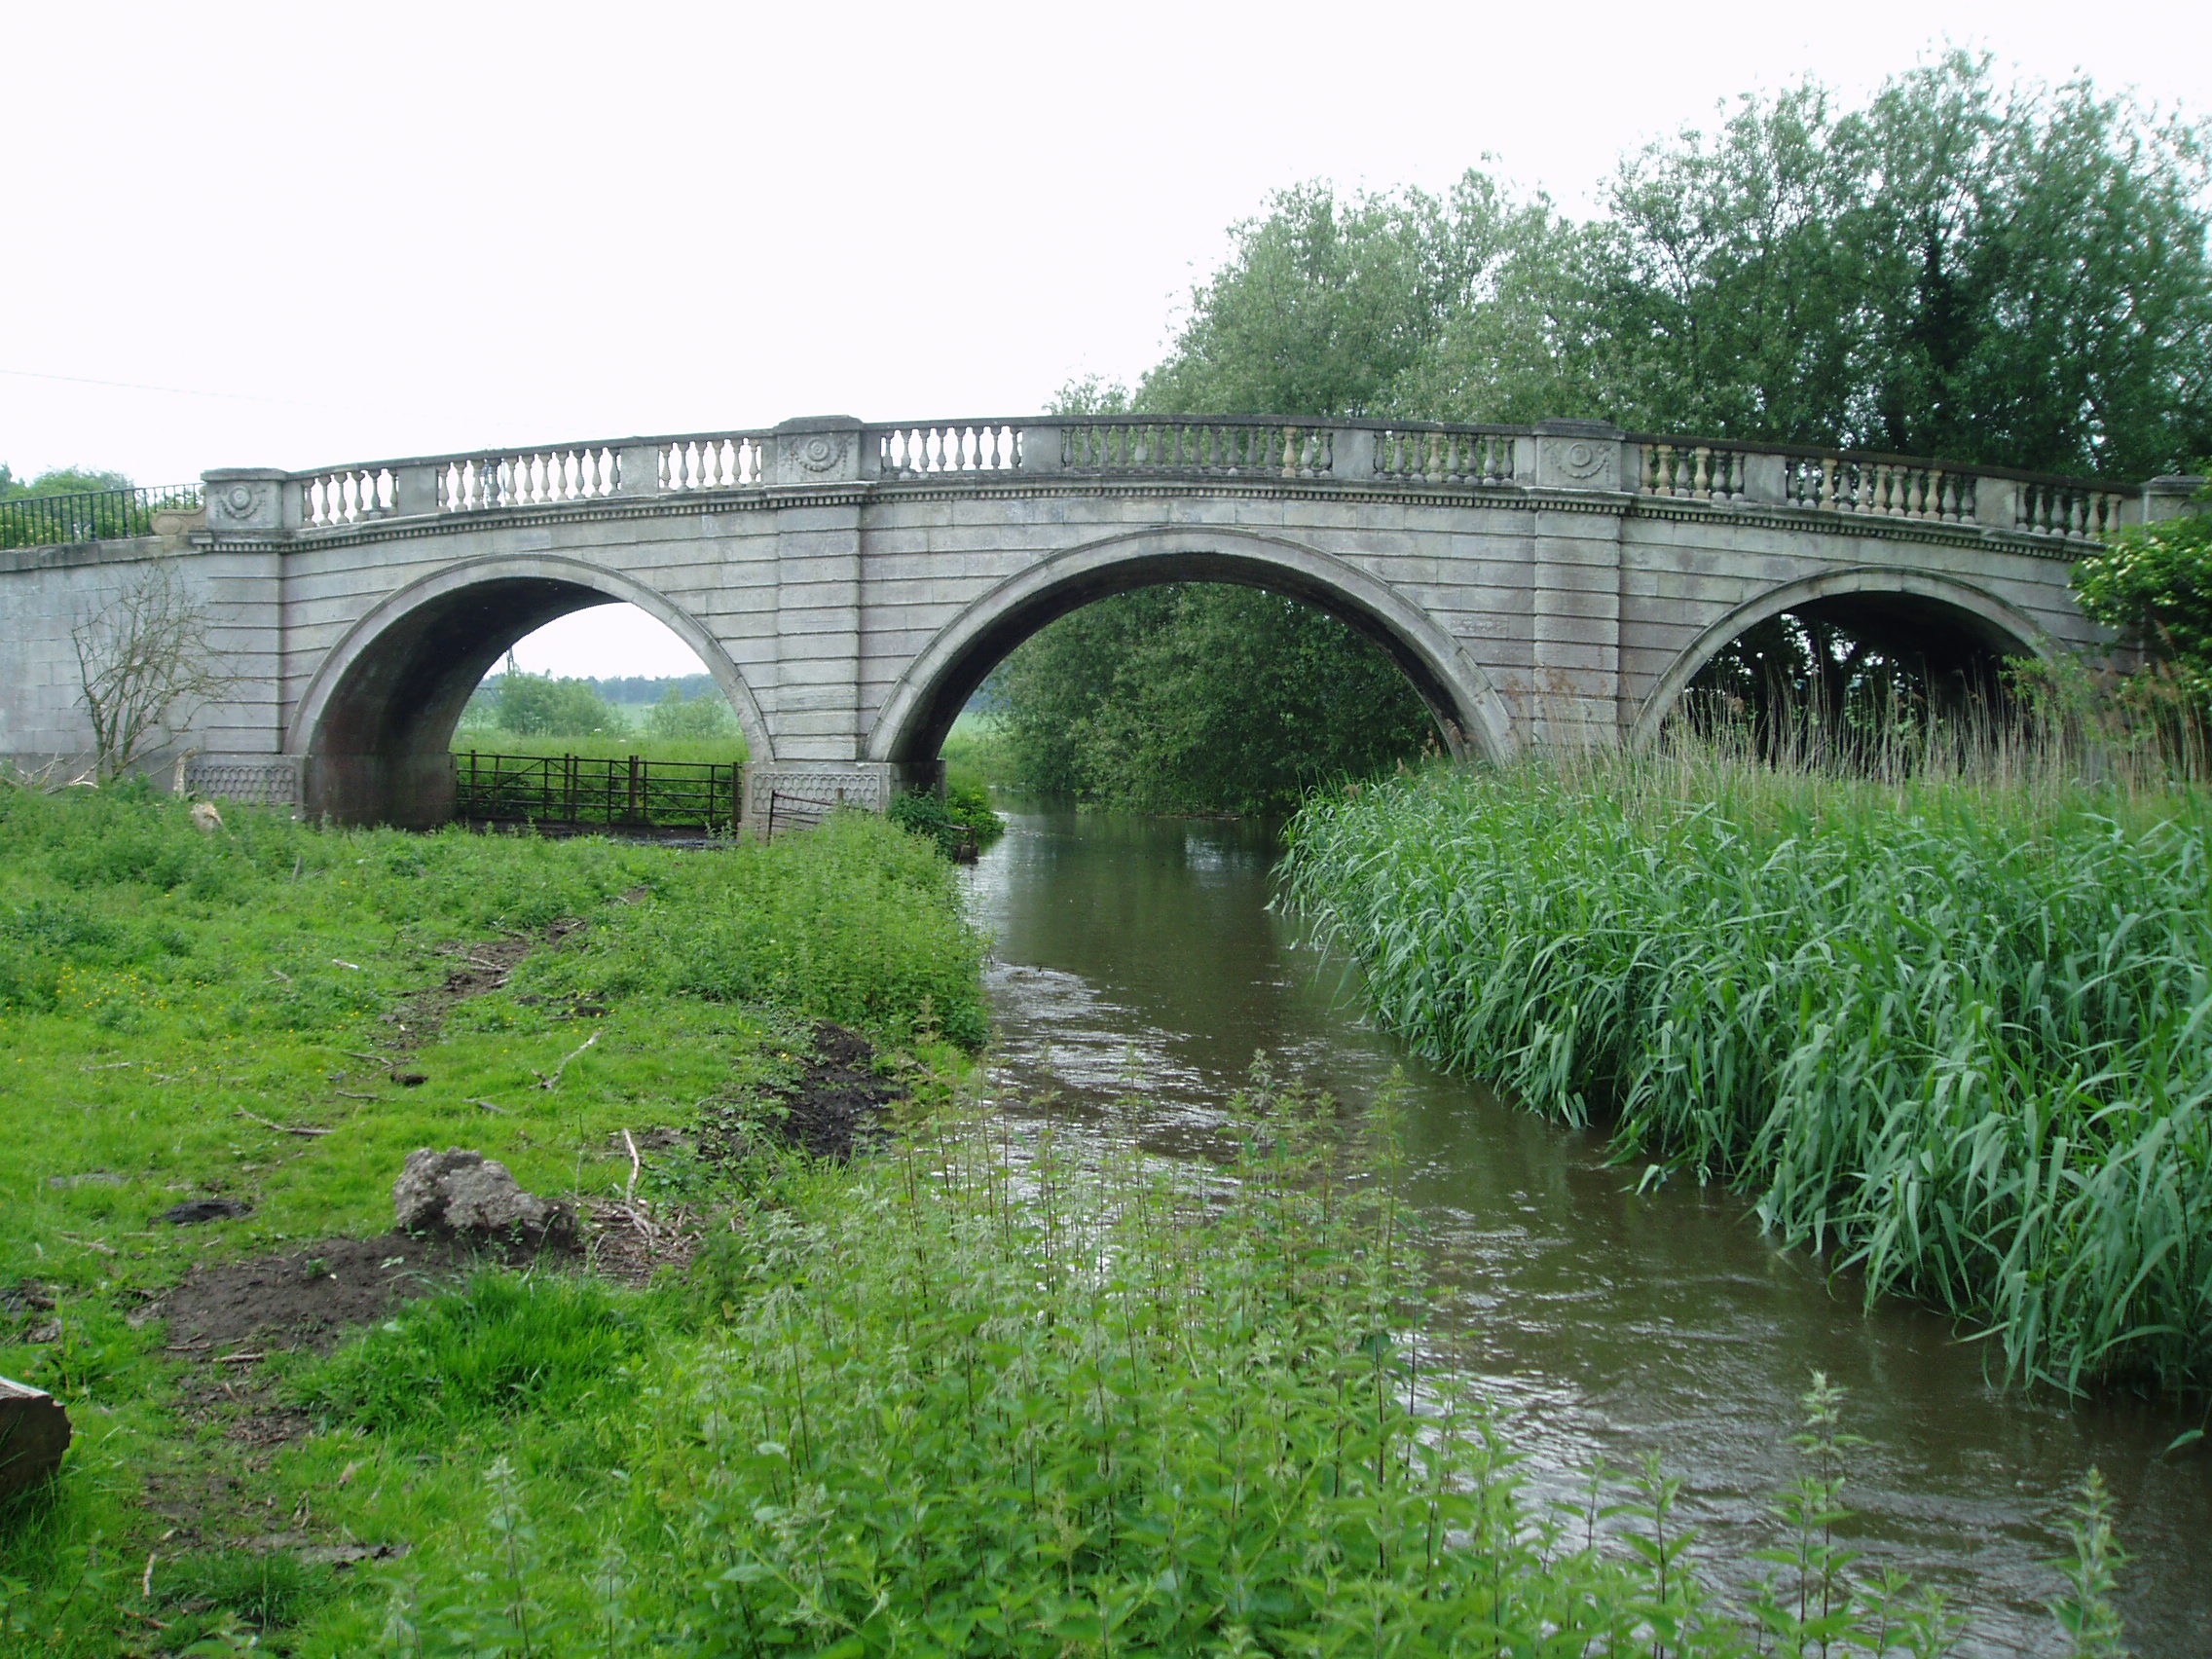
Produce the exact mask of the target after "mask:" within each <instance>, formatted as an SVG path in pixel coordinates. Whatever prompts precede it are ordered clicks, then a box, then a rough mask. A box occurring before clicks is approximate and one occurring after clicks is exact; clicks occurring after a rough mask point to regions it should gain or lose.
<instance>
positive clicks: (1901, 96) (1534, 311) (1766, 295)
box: [996, 52, 2212, 806]
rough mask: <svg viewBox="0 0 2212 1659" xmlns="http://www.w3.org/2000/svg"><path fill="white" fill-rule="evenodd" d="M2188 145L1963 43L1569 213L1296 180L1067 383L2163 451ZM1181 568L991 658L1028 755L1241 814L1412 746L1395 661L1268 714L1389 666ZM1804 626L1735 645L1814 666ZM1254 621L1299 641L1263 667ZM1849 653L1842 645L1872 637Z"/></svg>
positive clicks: (1893, 438)
mask: <svg viewBox="0 0 2212 1659" xmlns="http://www.w3.org/2000/svg"><path fill="white" fill-rule="evenodd" d="M2207 144H2208V138H2207V131H2206V129H2205V128H2204V127H2202V126H2201V125H2192V124H2190V123H2187V122H2184V121H2180V120H2177V119H2173V118H2168V117H2161V116H2159V115H2158V114H2157V113H2156V112H2154V111H2151V110H2147V109H2145V108H2143V107H2142V106H2141V105H2139V104H2137V103H2136V102H2135V101H2134V100H2132V99H2131V98H2128V97H2125V96H2120V97H2110V96H2106V95H2103V94H2101V93H2099V92H2097V90H2096V89H2095V88H2094V87H2093V86H2092V85H2090V83H2089V82H2087V81H2085V80H2076V81H2071V82H2068V83H2066V84H2065V85H2063V86H2059V87H2055V88H2053V87H2048V86H2043V85H2035V84H2025V83H2022V84H2006V83H2004V82H2002V81H2000V79H1999V78H1998V77H1997V75H1996V74H1995V73H1994V72H1993V69H1992V65H1991V61H1990V59H1989V58H1988V57H1986V56H1980V55H1970V54H1967V53H1963V52H1950V53H1946V54H1944V55H1940V56H1937V57H1935V58H1933V59H1931V60H1929V61H1927V62H1924V63H1922V64H1921V65H1919V66H1917V67H1915V68H1913V69H1911V70H1909V71H1907V72H1905V73H1903V74H1899V75H1897V76H1894V77H1892V78H1891V79H1890V80H1889V81H1888V82H1887V83H1885V84H1884V85H1883V86H1882V87H1881V88H1880V90H1879V91H1878V92H1876V93H1875V94H1874V95H1873V96H1872V97H1871V98H1870V99H1868V100H1867V101H1866V102H1865V103H1864V104H1863V105H1862V106H1861V107H1857V108H1848V109H1847V108H1842V107H1840V106H1839V104H1838V100H1837V99H1836V97H1835V95H1834V94H1833V93H1831V92H1828V91H1827V90H1826V89H1825V88H1823V87H1822V86H1820V85H1819V84H1818V83H1817V82H1813V81H1806V82H1803V83H1801V84H1799V85H1797V86H1794V87H1790V88H1787V89H1785V90H1783V91H1781V92H1773V93H1767V94H1760V95H1750V96H1745V97H1743V98H1740V99H1738V100H1736V101H1735V103H1734V104H1733V105H1731V106H1728V107H1727V108H1725V109H1724V110H1723V111H1722V112H1721V115H1720V119H1719V120H1718V121H1717V122H1716V123H1715V124H1714V125H1713V126H1712V128H1711V129H1710V130H1708V129H1697V128H1691V129H1683V130H1682V131H1680V132H1679V133H1677V134H1676V135H1675V136H1674V137H1673V138H1670V139H1666V140H1662V141H1660V142H1658V143H1654V144H1652V145H1650V146H1648V147H1647V148H1645V149H1643V150H1641V151H1640V152H1638V153H1637V154H1635V155H1632V156H1629V157H1627V158H1625V159H1624V160H1623V161H1622V162H1621V164H1620V166H1619V167H1618V168H1617V170H1616V171H1615V173H1614V174H1613V176H1612V177H1611V178H1610V179H1609V180H1607V181H1606V183H1605V185H1604V190H1603V192H1602V193H1601V203H1602V211H1600V212H1599V213H1597V214H1595V215H1594V216H1592V217H1589V218H1587V219H1578V218H1576V217H1574V216H1572V215H1570V214H1567V213H1565V212H1563V211H1561V210H1560V209H1559V208H1558V207H1557V206H1555V204H1554V203H1552V202H1551V201H1549V200H1548V199H1547V198H1545V197H1544V196H1542V195H1540V194H1529V193H1517V192H1515V191H1513V190H1511V189H1508V188H1507V187H1506V186H1504V185H1503V184H1501V183H1499V182H1498V181H1496V180H1494V179H1493V178H1491V177H1489V176H1487V175H1486V174H1484V173H1483V172H1481V171H1479V170H1477V171H1469V172H1468V173H1466V174H1465V175H1464V176H1463V177H1462V178H1461V179H1460V181H1459V182H1458V183H1457V184H1456V185H1455V186H1454V187H1453V188H1452V189H1451V190H1450V191H1447V192H1445V193H1443V194H1442V195H1434V194H1430V193H1427V192H1423V191H1419V190H1414V189H1402V190H1391V191H1383V192H1377V193H1367V192H1357V191H1354V192H1342V191H1339V190H1336V189H1335V188H1333V187H1331V186H1329V185H1327V184H1321V183H1308V184H1301V185H1296V186H1293V187H1291V188H1288V189H1286V190H1283V191H1280V192H1278V193H1277V194H1276V195H1275V196H1273V197H1272V199H1271V200H1270V201H1269V203H1268V204H1267V210H1266V211H1265V212H1264V213H1262V214H1261V215H1260V216H1259V217H1257V218H1255V219H1252V220H1250V221H1247V222H1246V223H1244V224H1241V225H1239V226H1236V227H1235V230H1234V232H1233V247H1232V251H1231V254H1230V257H1229V259H1228V260H1227V262H1226V263H1225V264H1224V265H1223V266H1222V267H1221V269H1220V270H1218V271H1216V272H1214V273H1213V274H1212V275H1211V276H1208V277H1207V278H1206V279H1205V280H1203V281H1202V282H1200V283H1199V284H1198V286H1197V287H1196V288H1195V289H1194V290H1193V292H1192V294H1191V297H1190V303H1189V307H1188V311H1187V313H1186V314H1185V316H1184V318H1183V320H1182V322H1181V324H1180V327H1179V329H1178V332H1177V333H1176V336H1175V338H1174V341H1173V344H1172V346H1171V348H1170V350H1169V351H1168V352H1167V354H1166V356H1165V357H1164V358H1163V359H1162V360H1161V362H1160V363H1158V364H1157V365H1156V366H1155V367H1154V368H1153V369H1151V370H1150V371H1149V372H1148V373H1147V374H1145V375H1144V376H1142V377H1141V378H1140V379H1139V381H1138V382H1137V385H1136V386H1135V387H1134V388H1133V389H1131V388H1125V387H1121V386H1118V385H1114V384H1111V383H1108V382H1103V381H1100V380H1098V379H1097V378H1095V377H1093V378H1090V379H1088V380H1085V381H1081V382H1075V383H1071V384H1070V385H1069V386H1068V387H1065V388H1064V389H1063V391H1062V393H1061V396H1060V399H1059V401H1058V403H1057V405H1056V410H1057V412H1060V413H1069V414H1077V413H1102V414H1116V413H1124V412H1133V413H1160V414H1269V415H1308V416H1317V417H1324V418H1325V417H1341V418H1348V417H1378V418H1385V419H1392V418H1394V419H1401V420H1446V421H1474V422H1497V423H1524V422H1529V421H1533V420H1538V419H1542V418H1545V417H1548V416H1585V417H1600V418H1605V419H1610V420H1613V421H1616V422H1618V423H1619V424H1622V425H1624V426H1626V427H1629V428H1631V429H1633V430H1647V431H1666V432H1678V433H1682V434H1685V435H1689V434H1695V435H1699V436H1707V437H1716V438H1735V439H1744V440H1766V441H1769V442H1787V443H1808V444H1823V445H1833V446H1837V447H1842V448H1856V449H1874V450H1882V451H1887V452H1890V453H1895V454H1910V455H1920V456H1930V457H1934V458H1938V459H1942V460H1948V461H1960V462H1966V463H1981V464H1991V465H2009V466H2016V467H2023V468H2027V469H2031V470H2041V471H2053V472H2067V473H2079V474H2087V475H2097V476H2106V477H2121V478H2140V477H2145V476H2149V475H2152V474H2156V473H2161V472H2171V471H2176V470H2179V469H2180V467H2181V463H2182V462H2183V461H2184V460H2185V459H2186V458H2187V457H2189V456H2192V455H2196V454H2202V453H2204V452H2206V451H2208V450H2212V209H2208V191H2207V185H2208V180H2212V174H2208V170H2207V153H2208V151H2207ZM2157 545H2158V546H2160V547H2163V546H2164V543H2162V542H2161V543H2158V544H2157ZM2161 557H2163V555H2162V554H2161ZM2141 558H2142V560H2148V559H2149V558H2150V555H2149V554H2148V553H2145V554H2143V555H2142V556H2141ZM2139 562H2140V561H2139ZM1201 591H1202V590H1198V589H1186V590H1179V591H1176V590H1161V592H1160V593H1157V594H1136V595H1126V596H1123V597H1120V598H1116V599H1110V600H1103V601H1100V602H1099V603H1098V604H1097V605H1096V606H1093V607H1091V608H1088V609H1087V610H1084V611H1079V612H1077V613H1075V614H1074V615H1072V616H1069V617H1066V618H1063V619H1062V620H1060V621H1059V622H1056V623H1054V624H1053V625H1052V626H1051V628H1050V629H1048V630H1046V631H1045V633H1043V634H1041V635H1039V636H1038V637H1037V639H1035V640H1034V641H1032V642H1030V643H1029V644H1027V645H1022V646H1020V647H1019V648H1018V649H1017V650H1016V651H1015V652H1014V655H1013V656H1011V657H1010V658H1009V659H1008V662H1007V664H1006V665H1005V667H1004V669H1002V671H1001V673H1000V675H999V676H998V678H997V682H996V692H997V695H998V697H999V699H1000V701H1001V703H1002V706H1003V711H1004V719H1006V722H1007V726H1008V730H1009V732H1010V734H1011V735H1012V737H1013V740H1014V741H1013V743H1012V745H1011V748H1012V751H1013V753H1014V756H1015V760H1016V763H1017V765H1018V767H1019V769H1020V771H1021V773H1022V775H1023V776H1024V777H1025V778H1026V779H1027V780H1029V781H1031V782H1032V783H1035V784H1039V785H1045V786H1048V787H1052V788H1057V789H1062V790H1066V791H1069V792H1071V793H1087V794H1090V795H1093V796H1095V797H1098V798H1110V799H1117V800H1122V801H1124V802H1125V803H1130V804H1135V803H1138V802H1140V801H1141V802H1143V803H1146V804H1165V803H1168V802H1173V803H1175V804H1178V805H1183V806H1198V805H1207V806H1231V805H1235V804H1238V803H1248V802H1254V801H1259V800H1263V799H1266V800H1279V799H1280V798H1281V797H1282V794H1283V793H1284V792H1285V790H1286V789H1288V788H1289V787H1290V786H1289V785H1287V784H1286V783H1285V782H1284V779H1285V777H1286V776H1290V775H1296V776H1298V777H1312V776H1320V775H1327V774H1329V773H1332V772H1344V771H1359V770H1363V769H1366V768H1369V767H1371V766H1373V765H1376V764H1383V763H1387V761H1388V760H1389V759H1391V758H1393V757H1394V756H1395V757H1402V756H1405V755H1406V754H1408V753H1410V752H1412V751H1413V750H1415V749H1418V748H1419V745H1420V744H1421V743H1422V742H1423V741H1425V740H1426V734H1427V724H1426V721H1425V719H1421V718H1417V716H1416V714H1415V712H1414V711H1416V710H1417V709H1418V703H1416V702H1414V701H1412V692H1411V690H1410V688H1407V687H1405V686H1404V685H1403V682H1395V683H1396V685H1397V690H1396V692H1395V693H1394V695H1395V697H1396V700H1395V701H1393V702H1392V703H1391V704H1390V709H1391V713H1390V714H1389V716H1388V718H1387V719H1381V720H1378V721H1377V722H1375V724H1374V726H1373V727H1372V728H1367V729H1354V728H1351V727H1339V726H1336V725H1334V724H1332V722H1331V721H1330V719H1327V718H1326V716H1325V715H1318V716H1315V715H1302V716H1301V717H1300V718H1298V719H1293V720H1290V721H1288V722H1277V723H1275V724H1272V725H1271V724H1270V723H1269V722H1270V720H1271V719H1273V717H1272V715H1270V714H1268V713H1266V711H1269V710H1271V709H1274V708H1277V707H1290V706H1296V707H1298V708H1300V709H1301V710H1307V711H1313V710H1326V709H1327V708H1328V707H1329V702H1328V696H1327V695H1326V694H1325V692H1324V691H1323V689H1322V687H1325V686H1327V685H1332V684H1335V685H1349V684H1352V683H1354V682H1359V683H1366V682H1361V681H1360V680H1359V677H1360V676H1361V675H1366V674H1372V673H1381V674H1383V676H1384V677H1385V678H1387V677H1389V676H1391V675H1392V674H1393V673H1394V671H1391V670H1389V669H1388V666H1387V659H1385V658H1383V656H1382V655H1381V654H1380V653H1379V652H1378V651H1376V650H1375V647H1373V646H1372V645H1370V644H1369V643H1367V642H1366V641H1364V640H1361V639H1359V638H1358V637H1357V636H1356V635H1354V634H1352V633H1351V632H1350V631H1349V630H1348V629H1345V628H1343V627H1341V626H1340V625H1338V624H1336V623H1334V622H1333V621H1331V620H1329V619H1328V618H1326V617H1320V616H1318V615H1317V614H1315V613H1308V614H1309V615H1310V616H1311V617H1312V620H1310V621H1309V622H1304V623H1301V624H1299V625H1298V628H1297V629H1295V630H1292V631H1291V632H1290V633H1287V634H1280V635H1278V634H1276V633H1273V632H1271V630H1272V629H1274V628H1275V627H1276V625H1277V623H1278V621H1279V618H1278V617H1277V615H1276V613H1275V612H1274V611H1272V610H1270V609H1268V608H1266V607H1265V606H1263V605H1262V604H1261V603H1260V602H1259V600H1257V599H1256V598H1255V597H1253V596H1251V595H1249V594H1236V595H1232V596H1230V597H1224V598H1221V599H1218V600H1217V599H1212V598H1199V597H1197V596H1198V594H1199V593H1200V592H1201ZM2084 591H2085V594H2086V593H2087V592H2088V591H2089V590H2087V589H2085V590H2084ZM2113 603H2115V604H2120V601H2119V600H2117V599H2116V600H2115V601H2114V602H2113ZM2129 603H2134V602H2133V601H2130V602H2129ZM1238 630H1245V631H1247V633H1246V635H1244V636H1239V635H1238ZM1802 633H1803V631H1802V630H1800V631H1799V633H1790V632H1789V631H1788V629H1784V630H1782V631H1781V632H1780V633H1778V634H1777V635H1776V638H1775V639H1774V640H1773V641H1769V642H1767V645H1771V646H1772V647H1773V648H1772V649H1767V650H1763V651H1759V652H1753V653H1752V655H1753V656H1756V658H1757V661H1756V662H1755V663H1752V662H1751V657H1746V658H1745V663H1743V664H1738V665H1737V666H1739V667H1742V668H1743V669H1744V672H1745V674H1747V675H1749V676H1750V677H1751V679H1753V680H1756V679H1758V678H1759V677H1760V676H1763V675H1767V674H1769V673H1770V672H1780V670H1781V667H1785V666H1787V665H1788V663H1791V662H1795V663H1797V668H1796V670H1795V671H1794V672H1797V673H1799V674H1810V673H1812V672H1813V667H1814V666H1815V665H1813V664H1812V658H1811V657H1809V656H1807V655H1806V650H1807V649H1808V648H1810V647H1808V646H1807V645H1806V641H1808V640H1812V639H1813V636H1812V635H1811V634H1803V637H1802V638H1800V634H1802ZM1293 636H1295V641H1296V644H1295V645H1292V643H1291V641H1292V637H1293ZM1827 639H1828V636H1827V635H1826V634H1823V635H1821V640H1822V641H1826V640H1827ZM1233 645H1234V646H1235V648H1232V647H1233ZM1784 647H1788V648H1787V649H1786V648H1784ZM1825 648H1826V647H1825V646H1824V650H1825ZM1271 649H1279V650H1282V651H1284V652H1285V653H1286V654H1284V655H1283V656H1281V657H1280V658H1279V659H1278V660H1277V662H1276V669H1277V670H1279V672H1273V673H1271V671H1270V669H1269V666H1268V664H1267V662H1266V661H1264V660H1263V657H1264V653H1265V652H1266V651H1268V650H1271ZM1834 649H1835V651H1837V652H1838V653H1841V654H1838V655H1836V656H1834V657H1832V658H1831V657H1828V656H1825V655H1824V656H1823V657H1822V661H1823V662H1824V663H1826V664H1827V665H1828V668H1829V669H1830V670H1832V669H1833V667H1834V664H1835V663H1837V662H1846V661H1852V662H1855V661H1856V660H1857V658H1856V657H1855V656H1853V655H1852V654H1851V653H1852V652H1853V650H1854V647H1853V646H1851V645H1848V644H1843V643H1836V644H1835V645H1834ZM1799 659H1803V660H1802V661H1800V660H1799ZM1731 660H1733V659H1731ZM1883 660H1884V661H1887V660H1888V659H1887V658H1886V657H1885V658H1884V659H1883ZM1746 665H1749V666H1746ZM1893 666H1894V665H1893ZM1754 669H1755V670H1756V672H1755V673H1754V672H1753V670H1754ZM1293 675H1299V676H1314V677H1316V678H1315V679H1314V681H1313V683H1312V686H1311V687H1301V686H1298V685H1293V684H1288V683H1285V682H1287V681H1288V680H1289V679H1290V678H1291V677H1292V676H1293ZM1086 676H1088V679H1086V678H1085V677H1086ZM1830 678H1832V672H1831V673H1830ZM1816 689H1817V688H1816ZM1302 699H1303V700H1302ZM1293 727H1295V728H1296V730H1297V731H1298V733H1299V737H1298V740H1297V741H1298V744H1299V748H1298V750H1297V762H1296V765H1295V766H1292V767H1291V768H1290V769H1289V771H1288V772H1287V773H1286V771H1285V769H1284V768H1283V766H1282V765H1280V764H1276V763H1273V762H1269V761H1264V760H1262V759H1260V758H1259V755H1260V751H1261V749H1262V748H1263V747H1264V745H1263V743H1262V741H1261V737H1262V734H1263V733H1264V732H1274V733H1276V734H1277V735H1275V736H1274V737H1273V738H1272V739H1270V741H1274V742H1278V743H1279V742H1283V741H1286V739H1284V738H1283V737H1282V736H1281V735H1280V734H1281V733H1283V732H1285V731H1287V730H1289V729H1291V728H1293ZM1339 743H1341V744H1342V745H1343V746H1342V747H1331V745H1333V744H1339Z"/></svg>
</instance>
